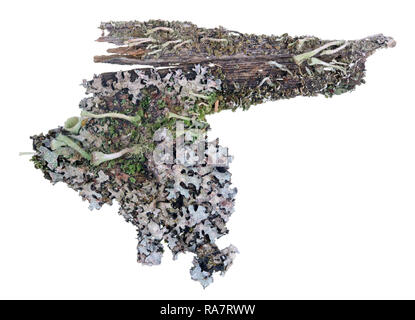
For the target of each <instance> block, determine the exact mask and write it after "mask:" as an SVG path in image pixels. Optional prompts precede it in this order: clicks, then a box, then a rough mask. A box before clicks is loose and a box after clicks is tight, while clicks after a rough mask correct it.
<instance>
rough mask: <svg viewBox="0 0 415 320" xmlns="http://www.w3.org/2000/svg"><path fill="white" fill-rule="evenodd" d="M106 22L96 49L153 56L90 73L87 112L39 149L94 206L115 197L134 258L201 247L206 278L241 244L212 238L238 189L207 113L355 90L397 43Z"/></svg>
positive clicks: (43, 162) (52, 169)
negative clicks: (369, 65)
mask: <svg viewBox="0 0 415 320" xmlns="http://www.w3.org/2000/svg"><path fill="white" fill-rule="evenodd" d="M101 29H103V31H108V32H109V34H108V35H106V36H104V35H103V36H102V37H101V38H100V39H99V40H100V41H108V42H111V43H114V44H116V45H119V46H120V47H118V48H112V49H110V50H109V52H110V53H114V55H110V56H104V57H98V58H96V61H101V62H111V63H114V62H115V63H123V64H125V63H137V62H140V64H146V63H148V64H149V63H150V62H151V63H152V64H154V67H153V68H148V69H140V68H135V69H132V70H129V71H118V72H110V73H104V74H100V75H95V76H94V77H93V79H92V80H90V81H86V80H84V82H83V85H84V87H85V89H86V94H87V95H88V96H87V97H86V98H84V99H83V100H82V101H81V102H80V104H79V106H80V108H81V112H80V114H79V115H75V116H74V117H71V118H69V119H68V120H67V121H66V122H65V123H64V125H63V126H62V127H58V128H56V129H53V130H50V131H49V132H48V133H47V134H45V135H44V134H40V135H35V136H33V137H32V139H33V148H34V150H35V155H34V156H33V157H32V161H33V163H34V165H35V168H37V169H40V170H41V171H42V172H43V173H44V176H45V178H46V179H48V180H50V181H51V182H52V183H57V182H64V183H66V184H67V185H68V186H69V187H70V188H72V189H74V190H75V191H77V192H79V195H80V196H81V197H82V199H84V200H87V201H88V202H89V208H90V209H91V210H93V209H100V208H101V207H102V206H103V205H104V204H109V205H111V204H112V203H113V201H114V200H115V201H117V202H118V203H119V205H120V209H119V214H120V215H122V216H123V217H124V218H125V220H126V221H128V222H130V223H132V224H133V225H134V226H135V227H136V228H137V233H138V246H137V260H138V262H140V263H143V264H147V265H157V264H160V263H161V260H162V256H163V252H164V249H165V247H167V248H168V249H170V250H171V251H172V252H173V257H174V258H175V259H176V258H177V256H178V255H179V253H184V252H191V253H193V254H194V255H195V257H194V260H193V266H192V267H191V271H190V274H191V277H192V279H194V280H197V281H199V282H200V283H201V284H202V285H203V287H206V286H207V285H209V284H210V283H211V282H212V281H213V274H214V273H215V272H221V273H222V274H223V273H225V272H226V271H227V270H228V269H229V267H230V266H231V265H232V262H233V259H234V258H235V255H236V253H237V252H238V250H237V249H236V247H234V246H233V245H230V246H229V247H227V248H224V249H219V248H218V246H217V245H216V240H217V239H219V238H220V237H222V236H224V235H226V234H227V233H228V229H227V228H226V223H227V222H228V220H229V218H230V216H231V215H232V213H233V210H234V201H235V196H236V193H237V190H236V188H233V187H232V186H231V174H230V172H229V171H228V169H229V163H230V161H231V160H232V157H230V156H229V155H228V150H227V148H224V147H222V146H220V145H219V143H218V140H216V141H213V142H209V143H208V142H207V140H206V137H207V131H208V130H209V129H210V127H209V124H208V122H207V119H206V116H207V115H210V114H214V113H218V112H221V111H222V110H229V109H230V110H236V109H237V108H241V109H243V110H247V109H249V108H250V107H251V106H252V105H255V104H258V103H262V102H264V101H268V100H278V99H286V98H292V97H295V96H299V95H302V96H314V95H317V94H323V95H325V96H333V95H335V94H343V93H345V92H348V91H351V90H353V89H354V88H355V87H356V86H357V85H360V84H361V83H363V82H364V80H363V78H364V75H365V60H366V58H367V57H368V56H369V55H370V54H372V53H373V52H374V51H375V50H376V49H378V48H382V47H389V46H393V45H394V43H393V41H392V39H391V38H387V37H384V36H382V35H377V36H374V37H370V38H365V39H362V40H358V41H343V40H340V41H324V40H320V39H318V38H316V37H290V36H289V35H287V34H283V35H281V36H265V35H248V34H242V33H239V32H236V31H229V30H226V29H224V28H222V27H220V28H215V29H204V28H198V27H197V26H195V25H194V24H191V23H189V22H167V21H161V20H150V21H148V22H143V23H142V22H137V21H133V22H109V23H103V24H101ZM198 59H199V63H195V62H194V61H195V60H198ZM182 61H183V63H181V62H182ZM174 63H179V64H180V65H179V66H178V65H175V64H174ZM166 65H167V66H168V68H164V69H158V68H156V67H157V66H159V67H160V66H166Z"/></svg>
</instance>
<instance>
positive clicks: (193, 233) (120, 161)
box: [32, 66, 237, 286]
mask: <svg viewBox="0 0 415 320" xmlns="http://www.w3.org/2000/svg"><path fill="white" fill-rule="evenodd" d="M84 86H85V87H86V92H87V93H88V94H89V93H91V94H92V96H90V97H87V98H85V99H83V100H82V101H81V103H80V107H81V109H82V112H81V114H80V116H79V117H72V118H71V119H70V121H69V122H68V121H67V122H66V123H65V126H63V127H59V128H57V129H54V130H51V131H49V133H48V134H46V135H37V136H33V137H32V138H33V143H34V149H35V151H36V152H37V153H36V154H35V155H34V156H33V161H34V162H35V166H36V167H37V168H39V169H41V170H42V171H43V172H44V175H45V177H46V178H47V179H48V180H50V181H51V182H53V183H57V182H60V181H62V182H65V183H66V184H67V185H68V186H69V187H71V188H72V189H74V190H76V191H78V192H79V194H80V196H81V197H82V198H83V199H85V200H87V201H88V202H89V203H90V206H89V207H90V209H91V210H92V209H100V208H101V206H102V205H104V204H110V205H111V204H112V202H113V200H116V201H117V202H118V203H119V205H120V209H119V213H120V215H122V216H123V217H124V218H125V219H126V220H127V221H128V222H131V223H132V224H134V225H135V226H136V227H137V233H138V247H137V250H138V258H137V259H138V261H139V262H141V263H143V264H147V265H156V264H159V263H160V262H161V258H162V254H163V251H164V247H163V242H165V243H166V244H167V247H168V248H169V249H170V250H171V251H172V252H173V254H174V257H176V256H177V255H178V254H179V253H180V252H187V251H189V252H192V253H195V254H196V257H195V259H194V262H193V264H194V266H193V268H192V269H191V275H192V278H193V279H195V280H198V281H200V282H201V283H202V284H203V286H207V285H208V284H209V283H211V282H212V281H213V278H212V274H213V273H214V272H217V271H221V272H225V271H226V270H227V269H228V268H229V266H230V265H231V264H232V260H233V258H234V255H235V253H236V252H237V250H236V248H235V247H234V246H230V247H227V248H225V249H223V250H220V249H219V248H218V247H217V246H216V245H215V240H216V239H218V238H219V237H221V236H223V235H225V234H226V233H227V232H228V230H227V228H226V222H227V221H228V219H229V217H230V215H231V214H232V212H233V206H234V197H235V194H236V189H233V188H231V175H230V173H229V172H228V171H227V168H228V167H227V163H228V160H229V157H228V155H227V150H226V149H224V148H222V147H220V146H219V145H217V144H214V143H209V144H208V143H204V142H203V141H202V142H201V143H202V146H203V154H204V155H205V156H206V159H207V160H208V159H209V156H211V155H219V156H221V157H222V158H223V159H222V160H223V161H222V162H218V161H216V162H215V163H214V164H210V163H209V161H207V160H206V161H203V159H199V158H200V153H198V150H194V148H193V145H194V144H193V143H190V142H194V141H193V140H191V139H184V138H185V137H184V136H183V146H181V147H180V148H178V146H177V142H176V141H178V140H175V139H174V138H176V139H178V138H180V136H177V134H176V131H175V129H176V128H175V126H176V122H177V121H178V120H183V119H184V121H183V124H182V125H183V129H185V131H183V135H185V134H188V133H189V132H192V131H191V129H194V128H197V129H198V130H200V131H201V132H206V130H207V129H208V125H207V123H205V122H204V120H205V118H204V115H203V113H201V112H197V113H196V112H194V110H195V105H197V104H198V102H200V103H202V106H201V107H200V108H211V107H212V106H211V105H210V104H211V103H212V102H209V101H210V100H211V97H212V96H213V97H214V96H215V95H214V92H215V91H219V90H220V81H215V80H213V79H212V78H211V76H209V75H208V73H207V70H206V68H203V67H201V66H195V67H194V74H193V77H192V78H191V79H190V78H189V79H188V78H186V77H185V75H183V73H182V72H181V70H175V71H172V72H169V73H167V74H166V75H165V76H163V77H162V76H161V75H160V74H159V73H157V72H156V71H155V70H151V71H149V72H147V73H145V72H142V71H140V70H133V71H126V72H118V73H117V74H116V75H115V78H110V79H108V78H106V77H105V75H99V76H95V77H94V79H93V80H91V81H85V82H84ZM176 112H177V113H176ZM163 145H168V146H170V147H171V148H172V150H173V151H174V152H173V155H175V156H176V158H177V161H174V159H164V160H165V161H164V162H160V163H156V162H155V161H154V157H153V152H154V150H155V149H156V148H157V147H160V146H163ZM212 149H213V150H212ZM166 156H168V154H167V155H166ZM170 160H172V161H170Z"/></svg>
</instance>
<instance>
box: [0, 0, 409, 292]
mask: <svg viewBox="0 0 415 320" xmlns="http://www.w3.org/2000/svg"><path fill="white" fill-rule="evenodd" d="M409 3H410V2H409V1H393V2H391V1H376V2H375V1H352V0H348V1H342V2H333V1H327V2H323V1H299V0H297V1H269V2H265V1H258V0H255V1H244V2H242V1H224V0H222V1H213V0H210V1H203V2H202V1H172V0H171V1H160V0H157V1H120V0H112V1H102V0H101V1H82V2H75V1H73V2H66V3H65V4H64V3H63V2H58V1H50V2H49V1H9V2H5V1H3V2H2V3H1V5H0V6H1V8H0V15H1V17H0V18H1V19H0V24H1V29H0V30H1V50H0V55H1V59H0V63H1V66H0V71H1V75H0V82H1V83H0V88H1V102H0V104H1V120H2V121H1V125H0V130H1V135H0V139H1V151H0V152H1V159H0V161H1V176H0V179H1V183H0V188H1V193H0V197H1V205H0V298H40V299H43V298H52V299H61V298H70V299H71V298H80V299H84V298H85V299H86V298H98V299H100V298H105V299H106V298H116V299H117V298H127V299H172V298H175V299H182V298H192V299H199V298H207V299H222V298H227V299H240V298H246V299H250V298H252V299H256V298H258V299H259V298H265V299H292V298H297V299H306V298H313V299H323V298H329V299H339V298H346V299H350V298H355V299H364V298H373V299H377V298H415V272H414V270H415V253H414V252H415V232H414V229H415V202H414V200H415V152H414V138H415V125H414V120H415V111H414V102H413V90H414V89H413V87H414V83H415V82H414V78H413V76H411V74H412V75H413V74H414V72H415V70H414V44H413V43H414V36H413V32H412V31H413V16H412V15H413V9H411V8H409ZM151 18H154V19H156V18H161V19H169V20H188V21H192V22H194V23H196V24H198V25H199V26H203V27H215V26H218V25H222V26H224V27H226V28H228V29H232V30H238V31H241V32H247V33H258V34H261V33H264V34H273V33H274V34H282V33H286V32H287V33H289V34H290V35H315V36H319V37H321V38H323V39H359V38H363V37H366V36H368V35H372V34H376V33H381V32H382V33H384V34H385V35H388V36H393V37H394V38H395V39H396V40H397V43H398V44H397V47H396V48H394V49H388V50H381V51H379V52H377V53H376V54H375V55H374V56H372V57H371V58H370V59H369V61H368V63H367V70H368V71H367V78H366V80H367V84H366V85H363V86H361V87H359V88H358V89H357V90H356V91H355V92H352V93H348V94H345V95H342V96H336V97H334V98H333V99H326V98H324V97H315V98H295V99H291V100H287V101H276V102H269V103H266V104H263V105H258V106H255V107H253V108H252V109H251V110H249V111H248V112H235V113H232V112H223V113H220V114H217V115H214V116H211V117H210V118H209V121H210V123H211V125H212V128H213V130H212V132H211V134H210V137H211V138H216V137H220V138H221V143H222V145H225V146H228V147H229V148H230V152H231V154H233V155H234V156H235V160H234V162H233V164H232V166H231V172H232V173H233V182H234V185H235V186H237V187H238V189H239V193H238V196H237V201H236V211H235V213H234V215H233V216H232V218H231V220H230V222H229V225H228V226H229V229H230V233H229V234H228V235H227V236H225V237H223V238H222V239H221V240H220V241H219V244H220V246H221V247H223V246H225V245H228V244H229V243H233V244H235V245H236V246H237V247H238V248H239V250H240V254H239V255H238V256H237V258H236V260H235V263H234V265H233V266H232V267H231V268H230V270H229V272H228V273H227V274H226V276H225V277H220V276H219V275H217V276H216V277H215V281H214V283H213V284H212V285H211V286H209V287H208V288H207V289H206V290H203V289H202V287H201V286H200V284H199V283H197V282H195V281H192V280H191V279H190V275H189V268H190V267H191V260H192V255H191V254H186V255H181V256H179V259H178V260H177V261H173V260H172V259H171V254H170V253H169V252H166V254H165V256H164V258H163V261H162V264H161V265H160V266H156V267H145V266H141V265H139V264H137V262H136V232H135V228H134V227H133V226H132V225H130V224H127V223H125V222H124V220H123V218H122V217H120V216H118V215H117V209H118V208H117V206H115V205H114V206H112V207H108V206H106V207H104V208H103V209H101V210H100V211H94V212H90V211H89V210H88V209H87V207H88V205H87V203H86V202H82V201H81V198H80V197H79V196H78V195H77V194H76V192H74V191H72V190H70V189H68V188H67V187H66V186H65V185H63V184H58V185H55V186H52V185H51V184H50V183H49V182H48V181H47V180H45V179H43V177H42V174H41V172H40V171H39V170H35V169H34V168H33V164H32V163H31V162H29V161H28V160H29V157H18V155H17V154H18V152H19V151H31V140H30V139H29V136H30V135H33V134H38V133H40V132H46V131H47V130H48V129H51V128H54V127H56V126H58V125H61V124H62V123H63V122H64V120H65V119H66V118H68V117H70V116H73V115H76V114H78V113H79V110H78V102H79V101H80V99H81V98H82V97H83V96H84V89H83V88H82V87H81V86H79V84H80V83H81V81H82V79H84V78H86V79H90V78H91V77H92V75H93V74H94V73H101V72H104V71H115V70H118V69H120V68H121V67H120V66H114V65H100V64H94V63H93V62H92V57H93V55H95V54H102V53H104V49H105V48H106V45H104V44H100V43H97V42H94V41H93V40H95V39H96V38H97V37H98V36H99V35H100V31H99V30H98V29H97V26H98V25H99V23H100V22H101V21H107V20H130V19H136V20H141V21H144V20H147V19H151ZM409 29H412V31H411V30H409ZM124 69H125V68H124Z"/></svg>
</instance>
